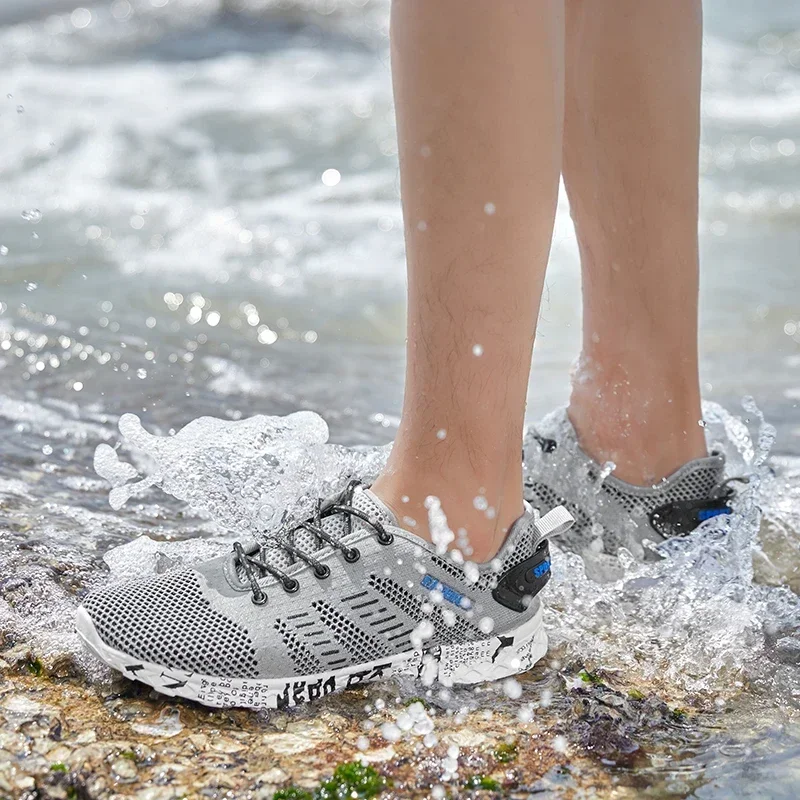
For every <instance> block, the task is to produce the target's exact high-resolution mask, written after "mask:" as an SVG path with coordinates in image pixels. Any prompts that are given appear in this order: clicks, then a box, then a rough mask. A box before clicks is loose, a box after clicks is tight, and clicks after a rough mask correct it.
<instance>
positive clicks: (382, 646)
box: [312, 600, 389, 661]
mask: <svg viewBox="0 0 800 800" xmlns="http://www.w3.org/2000/svg"><path fill="white" fill-rule="evenodd" d="M312 605H313V607H314V610H315V611H316V612H317V613H318V614H319V617H320V619H321V620H322V622H323V623H324V624H325V626H326V627H327V628H328V630H329V631H330V632H331V633H332V634H333V637H334V638H335V639H336V641H337V642H339V644H340V645H341V646H342V647H344V648H345V649H346V650H347V652H348V653H350V654H351V655H352V656H354V657H355V658H357V659H359V660H361V661H370V660H372V659H375V658H381V657H382V656H385V655H386V654H387V653H388V652H389V647H388V645H387V644H386V643H385V642H383V641H381V640H380V639H376V638H375V637H374V636H370V634H368V633H367V632H366V631H364V630H362V629H361V628H359V627H358V625H356V624H355V623H354V622H353V621H352V620H351V619H349V618H348V617H346V616H344V614H342V613H340V612H339V611H337V610H336V609H335V608H334V607H333V606H332V605H331V604H330V603H327V602H325V601H324V600H317V601H316V602H314V603H312Z"/></svg>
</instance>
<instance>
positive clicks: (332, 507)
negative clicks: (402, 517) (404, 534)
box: [233, 480, 394, 606]
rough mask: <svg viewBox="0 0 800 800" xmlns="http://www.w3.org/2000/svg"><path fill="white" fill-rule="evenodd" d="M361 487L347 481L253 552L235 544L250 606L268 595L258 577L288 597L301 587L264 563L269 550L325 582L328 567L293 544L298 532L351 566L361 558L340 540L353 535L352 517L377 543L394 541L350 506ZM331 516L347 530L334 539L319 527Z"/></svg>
mask: <svg viewBox="0 0 800 800" xmlns="http://www.w3.org/2000/svg"><path fill="white" fill-rule="evenodd" d="M360 486H363V484H362V483H361V481H359V480H351V481H349V482H348V484H347V486H346V487H345V489H344V490H343V491H342V492H341V493H340V494H339V495H338V496H337V497H335V498H333V499H332V500H322V499H321V498H320V499H319V500H317V504H316V508H315V509H314V513H313V514H312V515H311V516H310V517H308V518H307V519H305V520H303V521H302V522H299V523H297V524H296V525H294V526H293V527H292V528H290V529H289V530H288V531H287V532H286V534H285V535H284V536H283V538H281V539H278V540H277V541H273V542H270V543H268V544H264V545H261V546H260V547H258V548H257V550H256V551H255V552H253V553H248V552H246V551H245V549H244V547H243V546H242V544H241V543H240V542H235V543H234V545H233V552H234V554H235V555H234V564H235V565H238V566H241V567H242V569H243V570H244V573H245V575H246V576H247V580H248V582H249V583H250V589H251V592H252V600H253V603H255V604H256V605H259V606H260V605H264V603H266V602H267V593H266V592H265V591H264V590H263V589H262V588H261V586H260V585H259V583H258V578H263V577H264V575H272V577H273V578H276V579H277V580H278V581H280V583H281V585H282V586H283V589H284V591H286V592H288V593H290V594H293V593H294V592H296V591H297V590H298V589H299V588H300V582H299V581H298V580H297V578H293V577H291V576H290V575H287V574H286V572H284V571H283V570H282V569H279V568H278V567H276V566H275V565H274V564H270V563H268V562H267V561H266V560H265V558H266V556H267V555H268V553H269V552H270V551H273V550H282V551H283V552H285V553H288V554H289V555H290V556H291V557H292V558H293V559H296V560H299V561H302V562H304V563H305V564H308V566H309V567H313V569H314V576H315V577H316V578H317V579H318V580H325V578H327V577H329V576H330V574H331V570H330V567H328V566H327V565H326V564H323V563H322V562H321V561H319V560H318V559H316V558H314V556H312V555H309V554H308V553H306V552H305V551H304V550H302V549H301V548H299V547H297V546H296V545H295V543H294V537H295V535H296V534H297V533H299V532H300V531H308V532H309V533H312V534H314V536H316V537H317V540H318V542H320V543H324V544H327V545H329V546H330V547H333V548H334V549H336V550H340V551H341V553H342V555H343V556H344V560H345V561H347V562H348V563H350V564H352V563H354V562H356V561H358V559H359V558H361V553H360V552H359V550H358V549H357V548H355V547H348V546H347V545H346V544H345V543H344V542H343V541H342V538H344V537H346V536H349V535H350V534H351V533H352V532H353V518H357V519H359V520H361V521H362V522H364V523H365V524H367V525H369V527H370V528H372V530H373V531H374V532H375V534H376V536H377V539H378V543H379V544H382V545H390V544H391V543H392V542H393V541H394V535H393V534H391V533H390V532H389V531H387V530H386V528H384V526H383V524H382V523H381V522H380V520H377V519H373V518H372V517H370V516H369V514H366V513H364V512H363V511H361V510H360V509H358V508H354V507H353V495H354V494H355V491H356V489H357V488H359V487H360ZM334 514H341V515H342V516H343V517H344V519H345V525H346V530H345V533H344V534H343V536H342V537H339V536H333V535H332V534H330V533H328V532H327V531H326V530H325V529H324V528H323V527H322V520H324V519H325V518H326V517H330V516H333V515H334ZM324 544H321V546H324ZM256 573H258V575H256Z"/></svg>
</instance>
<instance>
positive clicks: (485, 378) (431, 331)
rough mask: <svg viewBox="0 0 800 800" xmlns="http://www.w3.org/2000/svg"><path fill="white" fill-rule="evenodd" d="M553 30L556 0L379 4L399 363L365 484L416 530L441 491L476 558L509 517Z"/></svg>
mask: <svg viewBox="0 0 800 800" xmlns="http://www.w3.org/2000/svg"><path fill="white" fill-rule="evenodd" d="M563 35H564V19H563V2H562V0H503V2H502V3H487V2H483V1H482V0H435V2H432V0H395V2H394V4H393V6H392V67H393V76H394V91H395V100H396V105H397V120H398V135H399V142H400V173H401V181H402V193H403V213H404V217H405V230H406V250H407V258H408V290H409V303H408V364H407V370H406V388H405V401H404V405H403V415H402V422H401V424H400V429H399V431H398V435H397V439H396V441H395V445H394V449H393V451H392V455H391V458H390V461H389V465H388V467H387V471H386V473H385V474H384V475H382V476H381V477H380V478H379V479H378V480H377V481H376V483H375V486H374V489H375V491H376V492H377V493H378V494H379V495H380V496H381V497H382V498H383V499H384V500H385V501H386V502H387V503H388V504H389V505H390V506H391V507H392V508H393V509H394V510H395V511H396V512H397V514H398V517H399V518H400V519H401V521H402V520H403V519H404V518H410V519H413V520H415V522H416V524H415V525H414V524H412V523H410V522H408V519H406V523H405V524H406V525H408V526H410V527H412V528H413V529H414V530H415V531H416V532H418V533H421V534H422V535H428V532H427V515H426V510H425V508H424V502H425V498H426V497H427V496H428V495H435V496H437V497H439V499H440V500H441V502H442V507H443V509H444V511H445V513H446V515H447V517H448V521H449V523H450V526H451V528H452V529H453V530H454V531H455V530H457V529H458V528H464V529H466V530H467V532H468V535H469V539H470V545H471V547H472V550H473V554H472V557H473V559H474V560H477V561H482V560H485V559H487V558H489V557H491V556H492V555H493V554H494V552H495V551H496V550H497V548H498V547H499V545H500V544H501V542H502V539H503V537H504V534H505V531H506V529H507V528H508V526H509V525H510V524H511V523H512V522H513V521H514V520H515V519H516V518H517V517H518V516H519V515H520V514H521V513H522V474H521V456H520V447H521V440H522V426H523V416H524V407H525V392H526V387H527V381H528V373H529V370H530V361H531V350H532V346H533V339H534V333H535V328H536V317H537V314H538V309H539V300H540V296H541V290H542V281H543V277H544V270H545V266H546V263H547V256H548V251H549V247H550V239H551V235H552V225H553V218H554V212H555V200H556V192H557V186H558V175H559V170H560V160H561V124H562V117H563V66H562V65H563ZM403 498H407V500H406V501H404V499H403ZM476 498H479V499H478V500H477V501H476ZM476 506H477V507H476ZM484 506H485V507H484Z"/></svg>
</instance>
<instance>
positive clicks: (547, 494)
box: [526, 483, 592, 550]
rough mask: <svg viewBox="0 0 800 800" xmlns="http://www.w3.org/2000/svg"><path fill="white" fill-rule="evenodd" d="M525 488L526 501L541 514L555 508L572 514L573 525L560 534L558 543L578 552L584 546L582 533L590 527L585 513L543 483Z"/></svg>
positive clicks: (590, 522)
mask: <svg viewBox="0 0 800 800" xmlns="http://www.w3.org/2000/svg"><path fill="white" fill-rule="evenodd" d="M526 488H527V489H528V491H529V493H530V494H529V496H528V500H529V501H530V502H531V504H533V505H534V506H536V507H537V508H538V509H539V510H540V511H541V512H542V514H545V513H547V512H548V511H549V510H550V509H551V508H555V507H556V506H564V507H565V508H566V509H567V511H569V513H570V514H572V516H573V517H574V518H575V524H574V525H573V526H572V527H571V528H570V529H569V530H568V531H567V532H566V533H563V534H561V535H560V536H559V537H558V541H559V542H560V543H561V544H562V545H564V546H565V547H567V548H568V549H570V550H576V549H578V550H579V549H580V544H581V543H583V544H585V541H583V540H582V537H583V535H584V533H585V532H586V531H587V530H589V529H590V528H591V526H592V521H591V519H589V517H588V516H587V515H586V513H585V512H584V511H583V510H582V509H580V508H578V506H576V505H575V504H574V503H569V502H567V500H566V499H565V498H563V497H561V496H560V495H558V494H556V493H555V492H554V491H553V490H552V489H551V488H550V487H549V486H545V485H544V484H543V483H530V484H528V485H527V487H526Z"/></svg>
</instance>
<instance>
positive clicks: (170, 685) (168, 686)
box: [161, 672, 187, 689]
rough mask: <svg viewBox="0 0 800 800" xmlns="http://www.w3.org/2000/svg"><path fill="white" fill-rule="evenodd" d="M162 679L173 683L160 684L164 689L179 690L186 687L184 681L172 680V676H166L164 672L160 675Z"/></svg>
mask: <svg viewBox="0 0 800 800" xmlns="http://www.w3.org/2000/svg"><path fill="white" fill-rule="evenodd" d="M161 677H162V678H166V679H167V680H168V681H174V683H165V684H162V685H163V687H164V688H165V689H180V688H181V687H183V686H186V683H187V682H186V681H182V680H179V679H178V678H174V677H173V676H172V675H167V673H166V672H162V673H161Z"/></svg>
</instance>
